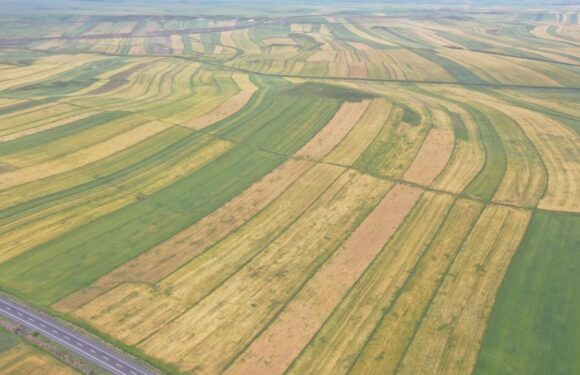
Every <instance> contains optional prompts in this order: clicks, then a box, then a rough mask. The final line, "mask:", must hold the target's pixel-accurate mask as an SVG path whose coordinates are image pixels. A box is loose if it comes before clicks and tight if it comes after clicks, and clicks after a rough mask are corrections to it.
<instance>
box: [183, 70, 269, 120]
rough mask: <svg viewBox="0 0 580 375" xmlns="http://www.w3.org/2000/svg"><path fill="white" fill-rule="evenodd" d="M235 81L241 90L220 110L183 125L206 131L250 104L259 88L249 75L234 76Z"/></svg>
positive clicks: (220, 107) (223, 104)
mask: <svg viewBox="0 0 580 375" xmlns="http://www.w3.org/2000/svg"><path fill="white" fill-rule="evenodd" d="M234 80H235V81H236V84H237V85H238V87H239V90H240V91H239V92H238V93H237V94H236V95H234V96H232V97H231V98H229V99H227V100H226V101H224V102H223V103H222V104H221V105H220V106H219V107H218V108H216V109H213V110H211V111H210V112H208V113H205V114H203V115H201V116H199V117H196V118H194V119H191V120H188V121H186V122H184V123H183V125H184V126H187V127H189V128H192V129H197V130H200V129H205V128H207V127H208V126H210V125H213V124H215V123H217V122H218V121H221V120H224V119H226V118H228V117H230V116H232V115H233V114H235V113H236V112H238V111H240V110H241V109H242V108H243V107H244V106H245V105H246V104H248V102H249V101H250V99H251V98H252V96H253V95H254V93H255V92H256V90H258V87H256V86H255V85H254V84H253V83H252V82H251V81H250V80H249V78H248V76H247V75H244V76H242V75H234Z"/></svg>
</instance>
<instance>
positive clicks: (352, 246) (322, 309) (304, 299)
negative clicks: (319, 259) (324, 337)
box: [226, 185, 422, 374]
mask: <svg viewBox="0 0 580 375" xmlns="http://www.w3.org/2000/svg"><path fill="white" fill-rule="evenodd" d="M421 193H422V191H421V190H420V189H417V188H413V187H409V186H405V185H396V186H395V187H393V188H392V189H391V190H390V191H389V193H388V194H387V195H386V196H385V197H384V198H383V200H382V201H381V203H379V205H378V206H377V207H375V209H374V210H373V211H372V212H371V214H370V215H369V216H367V218H366V219H365V220H364V221H363V222H362V223H361V224H360V225H359V226H358V227H357V229H356V230H355V231H354V232H353V233H352V234H351V236H350V237H349V238H348V240H347V241H346V242H345V243H344V244H343V245H342V246H341V248H340V249H339V250H338V251H337V252H336V253H335V254H334V255H333V257H332V258H330V260H329V261H328V262H326V263H325V264H324V265H323V266H322V268H321V269H320V270H319V271H318V272H317V273H316V274H315V275H314V276H313V277H312V278H311V279H310V280H309V281H308V283H307V284H306V285H305V286H304V288H303V289H302V290H301V291H300V293H299V294H298V295H297V296H296V297H295V298H294V299H293V300H292V302H290V304H289V305H288V306H287V307H286V308H285V310H284V311H283V312H282V313H281V314H280V315H279V316H278V317H277V318H276V320H275V321H274V322H273V323H272V324H271V325H270V326H269V327H268V329H266V331H265V332H263V333H262V334H261V335H260V336H259V337H258V339H256V340H255V341H254V342H253V343H252V345H251V346H250V347H249V348H248V349H246V351H245V352H244V353H243V354H242V355H241V356H240V357H239V358H238V359H237V360H236V362H234V364H233V365H232V366H231V367H230V368H229V369H228V370H227V371H226V373H228V374H266V373H267V374H282V373H283V372H284V370H285V369H286V368H287V367H288V366H289V364H290V363H291V362H292V360H293V359H294V358H295V357H296V356H297V355H298V353H300V351H301V350H302V349H303V348H304V346H306V344H307V343H308V342H309V341H310V339H311V338H312V337H313V336H314V334H315V333H316V332H317V331H318V329H319V328H320V326H321V325H322V324H323V323H324V321H325V320H326V319H327V317H328V316H329V315H330V313H331V312H332V311H333V310H334V308H335V307H336V305H337V304H338V303H339V302H340V301H341V300H342V298H343V297H344V295H345V294H346V293H347V291H348V290H349V289H350V288H351V287H352V285H353V284H354V283H355V282H356V280H357V279H358V278H359V277H360V275H361V274H362V273H363V272H364V271H365V269H366V268H367V267H368V265H369V264H370V262H372V260H373V259H374V258H375V256H376V255H377V254H378V253H379V252H380V251H381V249H382V248H383V247H384V245H385V243H386V242H387V241H388V240H389V238H390V237H391V236H392V235H393V233H394V232H395V231H396V230H397V228H398V227H399V225H400V224H401V223H402V222H403V220H404V219H405V217H406V216H407V214H408V213H409V212H410V211H411V208H412V207H413V206H414V205H415V203H416V202H417V200H418V199H419V197H420V196H421Z"/></svg>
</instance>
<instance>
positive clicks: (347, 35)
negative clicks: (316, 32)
mask: <svg viewBox="0 0 580 375" xmlns="http://www.w3.org/2000/svg"><path fill="white" fill-rule="evenodd" d="M352 25H353V26H354V27H356V28H357V29H359V30H361V31H362V32H364V33H367V31H366V30H364V29H363V28H361V27H360V26H359V25H357V24H356V23H352ZM329 28H330V32H331V33H332V36H333V37H335V38H336V40H339V41H340V40H343V41H347V42H355V43H361V44H364V45H367V46H369V47H372V48H375V49H385V48H389V46H385V45H384V44H380V43H377V42H375V41H373V40H370V39H366V38H363V37H361V36H358V35H356V34H354V33H353V32H352V31H350V30H348V29H347V28H346V27H345V26H343V25H341V24H338V23H334V24H331V25H329Z"/></svg>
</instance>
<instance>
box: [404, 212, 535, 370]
mask: <svg viewBox="0 0 580 375" xmlns="http://www.w3.org/2000/svg"><path fill="white" fill-rule="evenodd" d="M530 217H531V212H530V211H527V210H520V209H514V208H507V207H501V206H495V205H491V206H488V207H487V208H486V209H485V210H484V212H483V214H482V215H481V217H480V219H479V220H478V222H477V224H476V226H475V228H474V230H473V231H472V233H471V234H470V236H469V238H468V239H467V241H466V243H465V244H464V245H463V247H462V249H461V251H460V253H459V255H458V256H457V258H456V259H455V261H454V263H453V265H452V266H451V269H450V271H449V273H448V274H447V276H446V277H445V280H444V281H443V284H442V286H441V289H440V290H439V292H438V293H437V295H436V296H435V299H434V300H433V302H432V304H431V306H430V307H429V311H428V312H427V315H426V316H425V318H424V319H423V321H422V322H421V325H420V327H419V329H418V331H417V334H416V335H415V337H414V339H413V342H412V343H411V345H410V346H409V349H408V351H407V353H406V355H405V356H404V358H403V360H402V362H401V364H400V366H399V373H401V374H419V373H430V372H432V371H437V373H440V374H458V373H463V374H465V373H470V372H471V371H472V369H473V366H474V364H475V360H476V358H477V354H478V351H479V346H480V343H481V339H482V337H483V333H484V331H485V327H486V322H487V319H488V317H489V314H490V313H491V308H492V306H493V304H494V301H495V295H496V292H497V289H498V288H499V286H500V284H501V282H502V280H503V277H504V275H505V272H506V271H507V268H508V266H509V264H510V261H511V259H512V256H513V255H514V253H515V252H516V250H517V248H518V245H519V244H520V241H521V239H522V237H523V235H524V232H525V230H526V227H527V225H528V222H529V219H530Z"/></svg>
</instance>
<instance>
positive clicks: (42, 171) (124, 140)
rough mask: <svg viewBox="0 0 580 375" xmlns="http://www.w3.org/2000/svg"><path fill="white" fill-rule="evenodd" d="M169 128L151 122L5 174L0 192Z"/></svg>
mask: <svg viewBox="0 0 580 375" xmlns="http://www.w3.org/2000/svg"><path fill="white" fill-rule="evenodd" d="M169 126H171V125H167V124H165V123H162V122H151V123H149V124H146V125H143V126H141V127H139V128H136V129H133V130H130V131H128V132H126V133H124V134H122V135H120V136H118V137H115V138H113V139H111V140H108V141H106V142H103V143H101V144H97V145H95V146H92V147H89V148H87V149H85V150H81V151H78V152H76V153H74V154H71V155H67V156H65V157H64V158H62V159H59V160H54V161H48V162H45V163H42V164H39V165H34V166H31V167H28V168H23V169H19V170H16V171H11V172H8V173H5V174H4V175H3V176H2V181H0V190H3V189H7V188H11V187H15V186H18V185H22V184H25V183H27V182H31V181H34V180H38V179H42V178H46V177H49V176H52V175H55V174H58V173H63V172H67V171H69V170H72V169H75V168H78V167H80V166H83V165H85V164H87V163H90V162H93V161H95V160H98V159H101V158H104V157H106V156H109V155H112V154H114V153H116V152H119V151H121V150H123V149H125V148H127V147H129V146H131V145H134V144H137V143H139V142H141V141H143V140H144V139H147V138H148V137H151V136H153V135H155V134H157V133H159V132H160V131H163V130H165V129H167V128H168V127H169Z"/></svg>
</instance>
